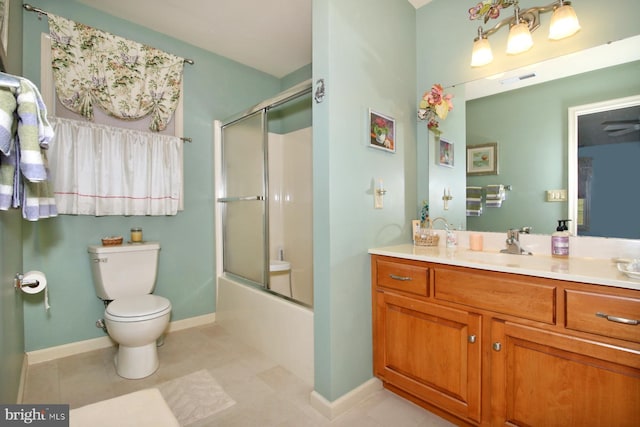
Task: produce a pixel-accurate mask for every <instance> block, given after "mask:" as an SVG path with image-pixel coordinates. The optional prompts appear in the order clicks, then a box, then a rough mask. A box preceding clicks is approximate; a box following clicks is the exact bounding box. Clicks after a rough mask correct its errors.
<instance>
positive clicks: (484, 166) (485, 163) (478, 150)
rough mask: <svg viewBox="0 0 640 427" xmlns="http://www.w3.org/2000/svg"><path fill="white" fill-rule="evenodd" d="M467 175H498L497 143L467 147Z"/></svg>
mask: <svg viewBox="0 0 640 427" xmlns="http://www.w3.org/2000/svg"><path fill="white" fill-rule="evenodd" d="M467 175H498V143H497V142H489V143H487V144H479V145H469V146H468V147H467Z"/></svg>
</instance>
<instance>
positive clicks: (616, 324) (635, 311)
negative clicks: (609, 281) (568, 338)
mask: <svg viewBox="0 0 640 427" xmlns="http://www.w3.org/2000/svg"><path fill="white" fill-rule="evenodd" d="M566 304H567V307H566V319H567V321H566V325H565V326H566V327H567V328H568V329H573V330H576V331H581V332H590V333H592V334H598V335H604V336H607V337H612V338H619V339H623V340H627V341H634V342H640V299H638V298H631V297H622V296H614V295H605V294H599V293H595V292H583V291H574V290H567V291H566ZM607 316H609V318H607Z"/></svg>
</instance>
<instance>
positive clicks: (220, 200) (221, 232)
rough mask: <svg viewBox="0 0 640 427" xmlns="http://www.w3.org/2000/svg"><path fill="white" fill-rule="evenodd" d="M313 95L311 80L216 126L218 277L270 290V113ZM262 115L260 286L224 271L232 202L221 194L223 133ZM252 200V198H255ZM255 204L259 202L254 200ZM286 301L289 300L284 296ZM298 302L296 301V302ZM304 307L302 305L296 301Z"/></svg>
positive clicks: (222, 184)
mask: <svg viewBox="0 0 640 427" xmlns="http://www.w3.org/2000/svg"><path fill="white" fill-rule="evenodd" d="M311 91H312V80H311V79H308V80H306V81H304V82H302V83H299V84H297V85H295V86H293V87H291V88H290V89H287V90H285V91H284V92H281V93H280V94H278V95H276V96H274V97H273V98H270V99H267V100H265V101H263V102H261V103H259V104H257V105H255V106H253V107H251V108H249V109H248V110H246V111H244V112H241V113H239V114H235V115H233V116H231V117H229V118H227V119H226V120H224V121H218V120H216V121H215V122H214V128H215V138H214V139H215V148H214V156H215V158H216V159H217V160H216V162H215V179H216V182H218V183H219V185H218V187H217V191H216V193H217V194H218V196H217V197H216V208H215V211H216V233H217V235H218V236H222V237H221V238H219V239H218V241H217V242H216V259H217V262H216V263H217V271H218V275H222V274H228V275H230V276H232V277H234V278H236V279H239V280H241V281H242V282H248V283H249V284H251V285H253V286H256V287H258V288H260V289H265V290H269V277H270V275H269V273H270V268H269V265H270V257H269V167H268V160H269V159H268V151H269V150H268V144H267V138H268V112H269V110H270V109H272V108H275V107H278V106H280V105H282V104H285V103H286V102H288V101H291V100H294V99H296V98H298V97H301V96H304V95H306V94H308V93H311ZM261 111H262V115H263V130H262V136H263V142H262V143H263V150H264V151H263V152H264V156H263V157H264V178H263V186H264V190H263V200H262V201H263V203H264V209H263V230H264V233H265V234H264V236H265V238H264V247H263V263H264V272H263V282H262V283H257V282H254V281H253V280H249V279H247V278H245V277H242V276H238V275H236V274H233V273H230V272H227V271H225V268H224V265H225V264H224V250H223V246H224V239H225V224H224V215H223V208H222V205H224V204H225V203H227V202H228V201H229V200H225V199H226V198H227V197H226V194H220V192H221V191H222V189H223V188H225V187H226V183H225V181H224V176H223V175H222V164H223V160H222V138H223V129H224V128H225V127H226V126H230V125H233V124H235V123H237V122H239V121H241V120H243V119H244V118H247V117H249V116H251V115H254V114H256V113H258V112H261ZM251 197H252V196H251ZM254 200H255V199H254ZM283 298H285V299H289V298H287V297H285V296H283ZM292 301H295V300H292ZM295 302H296V303H298V304H300V302H299V301H295Z"/></svg>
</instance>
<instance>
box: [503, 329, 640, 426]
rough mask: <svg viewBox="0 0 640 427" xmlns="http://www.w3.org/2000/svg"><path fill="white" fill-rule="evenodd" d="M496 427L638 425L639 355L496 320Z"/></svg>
mask: <svg viewBox="0 0 640 427" xmlns="http://www.w3.org/2000/svg"><path fill="white" fill-rule="evenodd" d="M491 335H492V336H491V339H492V347H493V350H492V352H491V368H492V370H491V380H492V385H491V391H492V392H491V408H492V425H494V426H503V425H508V426H513V425H518V426H545V427H550V426H563V427H564V426H607V427H609V426H637V425H638V420H639V419H640V354H638V352H636V351H632V350H630V349H626V348H623V347H614V346H611V345H604V344H599V343H597V342H595V341H586V340H582V339H577V338H573V337H570V336H566V335H560V334H556V333H551V332H546V331H541V330H537V329H535V328H530V327H526V326H521V325H517V324H513V323H510V322H502V321H497V320H494V321H493V323H492V325H491Z"/></svg>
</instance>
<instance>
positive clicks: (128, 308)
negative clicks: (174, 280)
mask: <svg viewBox="0 0 640 427" xmlns="http://www.w3.org/2000/svg"><path fill="white" fill-rule="evenodd" d="M170 311H171V301H169V300H168V299H166V298H164V297H161V296H158V295H136V296H132V297H123V298H118V299H116V300H114V301H112V302H111V303H110V304H109V305H108V306H107V309H106V310H105V312H104V315H105V318H107V319H109V320H119V321H121V322H126V321H140V320H146V319H149V318H154V317H159V316H162V315H164V314H166V313H168V312H170Z"/></svg>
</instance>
